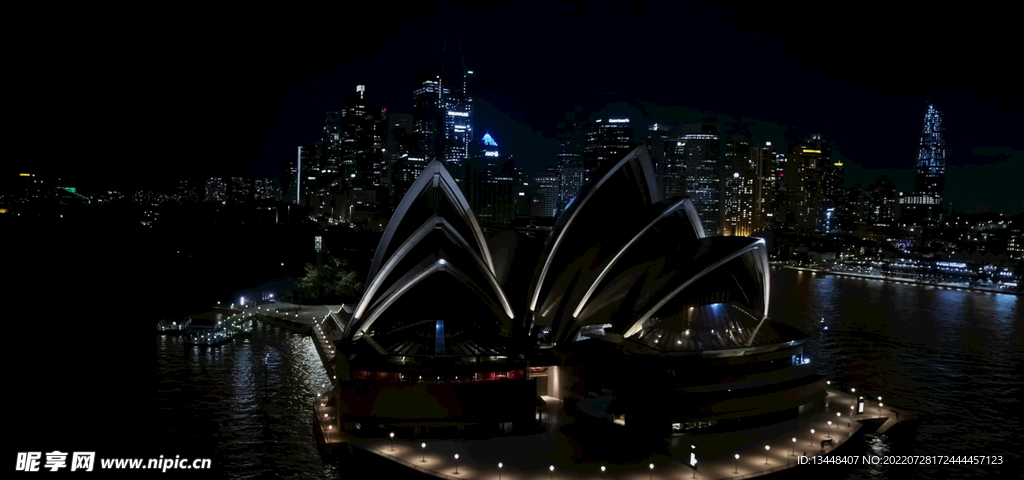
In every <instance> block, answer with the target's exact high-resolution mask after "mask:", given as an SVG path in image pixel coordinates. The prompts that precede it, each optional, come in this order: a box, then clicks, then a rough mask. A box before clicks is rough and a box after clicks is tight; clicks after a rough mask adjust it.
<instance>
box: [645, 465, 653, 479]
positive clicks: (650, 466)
mask: <svg viewBox="0 0 1024 480" xmlns="http://www.w3.org/2000/svg"><path fill="white" fill-rule="evenodd" d="M647 468H648V469H650V470H651V480H654V464H653V463H652V464H650V465H648V466H647Z"/></svg>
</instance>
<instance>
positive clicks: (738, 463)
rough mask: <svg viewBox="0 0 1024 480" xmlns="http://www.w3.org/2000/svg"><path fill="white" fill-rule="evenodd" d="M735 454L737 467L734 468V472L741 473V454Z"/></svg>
mask: <svg viewBox="0 0 1024 480" xmlns="http://www.w3.org/2000/svg"><path fill="white" fill-rule="evenodd" d="M733 456H734V457H736V467H735V468H733V469H732V473H740V454H738V453H737V454H736V455H733Z"/></svg>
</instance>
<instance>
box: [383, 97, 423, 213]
mask: <svg viewBox="0 0 1024 480" xmlns="http://www.w3.org/2000/svg"><path fill="white" fill-rule="evenodd" d="M385 138H386V141H385V143H384V155H385V156H386V162H387V171H388V175H387V178H388V179H389V180H388V183H389V188H390V189H391V197H392V203H393V204H397V203H398V200H400V199H401V198H402V197H403V196H405V192H406V191H407V190H409V186H411V185H412V182H414V181H415V180H416V178H417V177H419V176H420V172H422V171H423V168H424V167H426V166H427V163H426V160H425V158H424V157H423V154H422V151H421V150H420V148H419V140H418V137H417V135H416V130H415V128H414V123H413V117H412V115H410V114H408V113H389V114H387V133H386V135H385Z"/></svg>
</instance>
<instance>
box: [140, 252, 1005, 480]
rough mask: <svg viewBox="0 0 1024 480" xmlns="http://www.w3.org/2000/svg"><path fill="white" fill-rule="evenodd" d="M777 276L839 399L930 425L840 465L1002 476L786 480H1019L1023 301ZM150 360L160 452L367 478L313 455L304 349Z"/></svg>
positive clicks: (163, 343)
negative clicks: (870, 460)
mask: <svg viewBox="0 0 1024 480" xmlns="http://www.w3.org/2000/svg"><path fill="white" fill-rule="evenodd" d="M772 273H773V280H772V304H771V315H772V317H774V318H776V319H780V320H784V321H787V322H790V323H792V324H794V325H797V326H799V327H801V328H803V329H804V330H805V331H808V332H810V333H811V341H810V343H809V350H810V354H811V358H812V362H815V363H816V364H817V365H819V367H820V369H821V371H822V372H823V373H825V374H826V375H828V377H829V378H830V379H831V380H832V382H833V386H838V387H841V388H845V389H849V388H851V387H855V388H857V391H858V393H860V392H864V393H866V394H868V395H870V396H871V397H870V398H872V399H874V398H875V397H877V396H879V395H880V396H882V397H883V403H887V404H891V405H893V406H897V407H900V408H903V409H906V410H910V411H913V412H915V413H918V414H920V415H921V416H922V419H921V421H920V423H919V425H918V426H917V428H916V429H913V430H911V429H903V432H902V433H900V432H898V431H894V432H893V433H892V434H891V435H889V436H865V437H864V438H863V440H861V441H859V442H857V443H856V444H854V445H851V446H848V447H844V448H846V449H848V451H847V452H843V453H846V454H851V455H853V454H857V455H861V454H877V455H1002V456H1003V463H1004V464H1003V465H1000V466H986V467H979V466H971V465H947V466H934V465H919V466H890V467H886V466H874V467H873V466H856V467H848V466H843V467H840V466H832V465H827V466H812V467H805V468H803V469H798V470H797V472H800V473H792V472H791V473H783V474H780V475H779V476H781V477H784V478H797V477H800V478H803V477H804V476H806V475H828V476H829V477H830V478H850V479H861V478H870V479H902V478H922V479H940V478H995V477H998V478H1020V476H1021V474H1020V473H1018V472H1019V470H1018V469H1019V468H1021V467H1024V464H1022V455H1021V441H1020V439H1021V435H1022V430H1021V428H1022V421H1021V419H1022V414H1021V410H1022V406H1021V397H1022V396H1024V374H1022V372H1021V370H1022V367H1024V362H1022V360H1024V359H1022V347H1021V340H1022V337H1024V335H1022V318H1021V317H1022V312H1021V310H1022V308H1021V301H1020V299H1019V298H1018V297H1015V296H1010V295H999V294H985V293H972V292H963V291H954V290H944V289H940V288H932V287H922V286H917V285H905V284H897V283H886V282H883V281H878V280H868V279H856V278H848V277H835V276H826V275H820V274H811V273H808V272H795V271H790V270H780V269H773V271H772ZM822 318H824V319H825V321H826V323H825V324H826V325H828V326H829V329H828V330H827V331H823V330H822V329H821V326H822V324H821V323H820V321H821V319H822ZM156 347H157V350H158V356H157V357H158V363H157V383H156V390H157V392H156V396H157V406H158V408H159V412H158V414H157V416H156V419H155V425H154V427H155V429H156V430H157V431H163V432H164V433H163V436H164V440H165V443H167V444H169V445H178V446H180V447H181V448H180V450H181V451H180V453H181V454H182V456H185V455H186V454H191V455H192V456H193V458H195V457H211V458H213V462H214V465H215V470H216V471H217V472H218V473H219V476H221V475H222V476H228V477H232V478H320V479H334V478H360V477H361V476H362V475H361V474H359V473H357V472H356V470H358V469H353V468H352V467H351V466H346V465H338V464H331V463H329V462H325V461H324V460H323V459H322V457H321V455H320V454H319V452H318V449H317V444H316V440H315V438H314V436H313V427H312V418H311V415H312V414H311V409H310V406H311V404H312V401H313V398H314V397H315V396H316V394H317V392H318V391H319V390H320V389H321V387H322V386H323V385H324V384H325V383H326V382H327V378H326V375H325V374H324V373H323V368H322V366H321V365H320V361H319V359H318V358H317V355H316V352H315V351H314V349H313V346H312V344H311V342H310V339H309V338H308V337H306V336H301V335H297V334H293V333H290V332H287V331H283V330H280V329H277V328H274V327H269V326H259V327H257V330H256V332H255V333H254V334H253V336H252V337H251V338H249V339H245V340H241V341H237V342H235V343H232V344H227V345H223V346H220V347H218V348H213V349H208V350H198V349H196V350H189V349H186V348H185V347H184V345H183V343H182V341H181V339H180V338H174V337H163V338H158V339H157V340H156ZM262 404H267V405H268V406H267V407H266V408H263V407H262ZM876 405H877V402H874V403H872V404H871V405H870V406H869V407H868V408H869V409H870V408H876ZM174 453H176V454H177V453H179V452H178V451H175V452H174Z"/></svg>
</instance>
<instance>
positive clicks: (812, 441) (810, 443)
mask: <svg viewBox="0 0 1024 480" xmlns="http://www.w3.org/2000/svg"><path fill="white" fill-rule="evenodd" d="M807 444H808V445H810V446H812V447H813V446H814V429H813V428H812V429H811V440H810V441H809V442H807Z"/></svg>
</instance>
